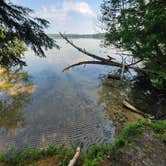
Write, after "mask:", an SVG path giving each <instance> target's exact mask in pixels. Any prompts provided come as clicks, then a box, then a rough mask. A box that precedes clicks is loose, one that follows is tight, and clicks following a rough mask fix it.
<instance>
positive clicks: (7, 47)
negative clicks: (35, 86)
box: [0, 27, 26, 66]
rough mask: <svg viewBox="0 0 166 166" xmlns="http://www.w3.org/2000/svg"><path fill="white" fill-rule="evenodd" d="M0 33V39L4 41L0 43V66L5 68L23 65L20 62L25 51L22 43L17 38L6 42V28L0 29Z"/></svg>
mask: <svg viewBox="0 0 166 166" xmlns="http://www.w3.org/2000/svg"><path fill="white" fill-rule="evenodd" d="M0 32H1V33H0V38H2V39H3V40H5V41H4V42H0V64H1V65H5V66H13V65H17V64H20V65H25V62H24V61H22V58H23V53H24V52H25V51H26V47H25V45H24V43H23V42H21V41H20V40H18V38H17V37H15V38H13V39H12V40H11V41H10V40H6V34H7V33H8V30H7V28H4V27H0Z"/></svg>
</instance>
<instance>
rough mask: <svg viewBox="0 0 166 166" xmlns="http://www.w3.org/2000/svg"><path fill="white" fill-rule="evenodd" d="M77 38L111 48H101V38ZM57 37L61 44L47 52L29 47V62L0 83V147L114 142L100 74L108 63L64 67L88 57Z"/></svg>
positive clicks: (92, 47) (95, 49)
mask: <svg viewBox="0 0 166 166" xmlns="http://www.w3.org/2000/svg"><path fill="white" fill-rule="evenodd" d="M73 41H74V42H75V43H77V44H78V45H79V46H81V47H85V48H86V49H87V50H89V51H91V52H94V53H98V54H100V55H104V54H106V52H107V50H105V49H102V48H99V45H100V41H99V40H95V39H79V40H76V39H74V40H73ZM57 42H58V44H59V45H60V46H61V47H62V48H61V50H60V51H58V50H56V49H52V50H48V51H47V52H46V55H47V57H46V58H39V57H36V56H33V52H32V51H31V50H29V51H27V52H26V62H27V67H25V68H24V69H23V71H21V70H18V71H17V72H16V73H15V78H13V80H14V81H11V80H8V81H11V82H10V83H8V82H7V83H5V84H4V85H3V86H4V87H2V88H1V93H0V99H1V103H0V109H1V114H0V116H1V117H0V148H1V150H7V149H9V148H16V149H22V148H26V147H36V146H39V147H40V146H41V147H43V146H47V145H48V144H56V145H65V146H69V147H72V146H75V145H76V144H77V143H81V144H83V147H84V149H86V148H88V147H89V146H91V145H93V144H96V143H109V144H111V143H112V141H113V138H114V130H115V129H114V125H113V123H112V121H111V120H109V119H108V117H107V115H106V113H104V111H103V107H102V106H101V104H99V98H100V93H99V91H100V88H101V81H100V79H99V75H100V74H105V73H107V72H108V71H109V70H110V68H108V67H103V66H98V65H90V66H86V67H78V68H75V69H72V70H70V71H67V72H62V70H63V69H64V68H65V67H66V66H68V65H70V64H72V63H75V62H79V61H82V60H89V59H90V58H87V56H85V55H82V54H81V53H79V52H77V51H76V50H75V49H73V48H71V46H69V45H68V44H66V43H65V42H64V41H63V40H58V41H57ZM10 72H11V73H12V71H9V72H8V74H6V75H5V76H4V79H7V77H8V76H9V75H10V74H11V73H10ZM11 75H12V76H13V75H14V74H13V73H12V74H11ZM1 76H3V73H1ZM1 78H3V77H1ZM16 78H17V79H16Z"/></svg>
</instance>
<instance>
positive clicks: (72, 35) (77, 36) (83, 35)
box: [49, 33, 105, 39]
mask: <svg viewBox="0 0 166 166" xmlns="http://www.w3.org/2000/svg"><path fill="white" fill-rule="evenodd" d="M49 36H50V37H53V38H56V39H57V38H59V39H60V38H61V36H60V35H59V34H49ZM66 36H67V38H72V39H80V38H94V39H103V38H104V36H105V34H104V33H96V34H66Z"/></svg>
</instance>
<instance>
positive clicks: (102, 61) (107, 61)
mask: <svg viewBox="0 0 166 166" xmlns="http://www.w3.org/2000/svg"><path fill="white" fill-rule="evenodd" d="M60 36H61V37H62V38H63V39H64V40H66V41H67V43H69V44H70V45H71V46H72V47H74V48H75V49H77V50H78V51H79V52H82V53H83V54H85V55H87V56H89V57H91V58H93V59H95V60H92V61H82V62H79V63H75V64H72V65H70V66H68V67H66V68H65V69H64V70H63V71H66V70H69V69H71V68H73V67H76V66H80V65H87V64H97V65H107V66H115V67H119V68H121V69H123V70H124V69H125V70H128V69H134V70H135V71H137V72H143V73H147V72H152V73H153V71H149V70H146V69H143V68H139V67H136V66H135V65H136V64H138V63H140V62H141V61H142V60H138V61H136V62H132V63H130V64H124V63H123V62H121V63H119V62H117V61H116V59H115V58H114V57H111V56H108V58H103V57H100V56H98V55H95V54H92V53H90V52H88V51H87V50H86V49H82V48H80V47H78V46H77V45H75V44H74V43H73V42H72V41H71V40H69V39H68V38H67V37H66V36H65V35H64V34H62V33H60ZM123 55H124V53H122V56H123ZM125 55H126V56H127V55H128V54H125ZM124 65H125V66H124Z"/></svg>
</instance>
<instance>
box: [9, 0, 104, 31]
mask: <svg viewBox="0 0 166 166" xmlns="http://www.w3.org/2000/svg"><path fill="white" fill-rule="evenodd" d="M10 1H11V2H12V3H15V4H17V5H22V6H25V7H29V8H31V9H33V10H34V13H33V15H34V16H37V17H41V18H45V19H47V20H48V21H50V27H49V28H48V29H47V30H46V32H47V33H58V32H65V33H79V34H87V33H88V34H91V33H98V32H99V31H100V29H99V28H98V26H97V25H98V22H99V21H98V19H97V17H98V15H99V11H100V3H101V2H102V0H10Z"/></svg>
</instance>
